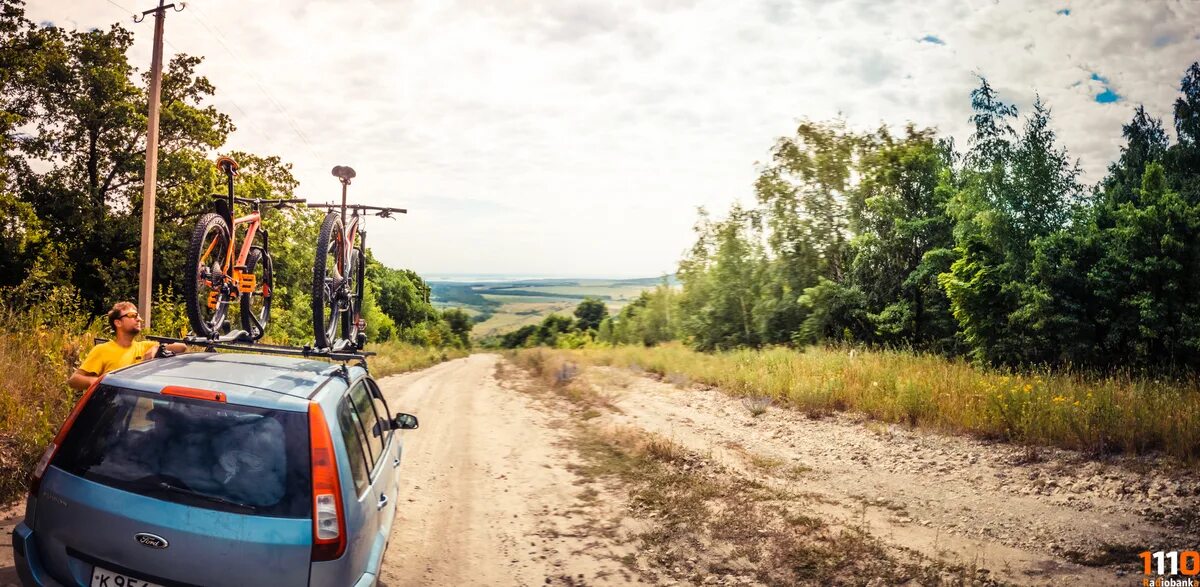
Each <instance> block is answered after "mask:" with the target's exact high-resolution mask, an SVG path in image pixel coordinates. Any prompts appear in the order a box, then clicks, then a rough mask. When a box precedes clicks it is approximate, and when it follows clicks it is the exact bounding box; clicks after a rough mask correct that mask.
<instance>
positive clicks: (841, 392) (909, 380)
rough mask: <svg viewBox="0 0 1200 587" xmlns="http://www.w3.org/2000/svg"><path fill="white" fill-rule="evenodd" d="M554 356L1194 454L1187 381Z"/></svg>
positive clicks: (843, 359)
mask: <svg viewBox="0 0 1200 587" xmlns="http://www.w3.org/2000/svg"><path fill="white" fill-rule="evenodd" d="M559 352H563V353H570V354H569V355H566V356H569V357H571V359H572V360H577V361H581V362H585V363H591V364H599V365H612V366H617V367H627V368H631V369H634V370H637V371H641V370H645V371H648V372H650V373H653V374H657V375H659V376H666V375H667V374H682V375H683V376H686V377H687V378H688V379H689V380H690V381H693V382H695V383H698V384H704V385H713V386H717V387H720V388H722V389H723V390H724V391H726V392H727V393H730V394H733V395H737V396H743V397H768V398H771V399H772V400H773V401H774V402H775V404H777V405H783V406H790V407H793V408H796V409H799V410H803V411H805V412H807V413H809V414H811V415H814V416H820V415H822V414H824V413H827V412H828V411H831V410H852V411H857V412H861V413H864V414H866V415H868V416H870V417H871V418H874V419H877V420H880V421H884V422H894V423H903V424H906V425H912V426H920V427H925V428H931V429H934V430H940V431H945V432H954V433H970V434H974V435H978V436H981V437H985V438H992V439H1000V440H1010V441H1014V442H1020V443H1025V444H1031V445H1048V446H1057V447H1062V448H1070V449H1078V450H1083V451H1087V452H1091V453H1094V454H1103V453H1115V452H1127V453H1135V454H1140V453H1146V452H1151V451H1162V452H1164V453H1166V454H1168V455H1171V456H1173V457H1176V458H1177V459H1179V460H1180V461H1182V462H1195V461H1196V460H1197V459H1198V458H1200V389H1198V387H1197V385H1196V384H1195V383H1190V384H1188V383H1179V382H1173V381H1167V380H1158V379H1147V378H1138V377H1131V376H1111V377H1090V376H1085V375H1080V374H1064V373H1052V372H1033V373H1008V372H994V371H984V370H980V369H978V368H975V367H973V366H971V365H969V364H967V363H966V362H963V361H959V360H948V359H946V358H943V357H940V356H932V355H919V354H913V353H910V352H901V351H861V350H860V351H856V352H848V351H843V350H837V349H823V348H810V349H807V350H805V351H796V350H791V349H786V348H772V349H765V350H757V351H755V350H741V351H733V352H727V353H716V354H705V353H699V352H695V351H692V350H690V349H687V348H685V347H683V346H682V345H678V344H669V345H662V346H659V347H654V348H644V347H617V348H591V349H584V350H579V351H559Z"/></svg>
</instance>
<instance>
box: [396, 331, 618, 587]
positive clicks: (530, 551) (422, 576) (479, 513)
mask: <svg viewBox="0 0 1200 587" xmlns="http://www.w3.org/2000/svg"><path fill="white" fill-rule="evenodd" d="M497 359H498V357H496V356H495V355H473V356H471V357H468V358H465V359H458V360H455V361H451V362H448V363H443V364H441V365H438V366H436V367H433V368H430V369H427V370H424V371H420V372H418V373H411V374H407V375H403V376H396V377H389V378H387V379H384V380H383V381H381V382H380V387H381V388H382V389H383V391H384V393H385V395H386V397H387V398H388V404H389V406H391V408H392V409H393V410H397V411H405V412H410V413H413V414H416V415H418V417H419V418H420V419H421V428H420V429H418V430H415V431H412V432H408V433H405V439H404V455H403V458H402V464H401V471H402V473H401V475H402V480H401V483H400V496H401V497H400V502H399V503H400V505H401V507H400V508H399V510H398V512H399V513H398V514H397V519H396V521H395V526H394V529H393V532H392V537H391V546H390V547H389V548H388V552H387V555H386V557H385V559H384V564H383V570H382V573H381V577H380V578H381V582H382V583H383V584H385V585H387V586H389V587H396V586H401V585H545V584H557V585H564V584H566V585H575V584H597V583H618V584H622V583H628V582H631V581H635V580H636V579H634V578H633V576H632V575H630V573H629V571H628V570H626V569H625V567H624V566H623V565H622V564H620V563H619V562H618V559H619V558H620V557H622V556H624V555H626V554H628V550H627V549H628V548H630V547H620V546H617V545H616V544H615V543H611V542H608V541H605V540H603V539H600V538H597V537H593V536H591V532H589V527H590V526H591V522H590V520H591V519H592V518H594V513H590V512H588V511H585V510H586V509H587V507H588V506H586V505H585V504H582V503H581V502H580V499H579V495H580V494H581V492H583V491H586V490H588V489H589V488H588V487H585V486H584V485H582V484H581V483H580V480H579V479H578V478H577V477H576V475H575V474H574V473H572V472H571V471H570V470H569V466H570V465H571V464H572V463H574V462H576V457H575V455H573V454H572V453H571V452H570V450H569V449H568V448H566V446H567V445H568V444H569V443H567V442H565V441H566V438H567V436H566V435H567V433H566V432H564V430H563V429H562V426H561V422H560V416H558V415H555V414H554V413H552V412H550V411H549V410H548V408H547V406H546V405H544V404H540V403H538V402H536V401H535V400H533V399H531V398H529V397H528V396H526V395H523V394H521V393H517V392H514V391H512V390H509V389H504V388H502V387H501V386H500V385H499V383H498V382H497V381H496V379H495V378H494V377H493V373H494V371H495V367H496V361H497ZM592 491H595V489H592Z"/></svg>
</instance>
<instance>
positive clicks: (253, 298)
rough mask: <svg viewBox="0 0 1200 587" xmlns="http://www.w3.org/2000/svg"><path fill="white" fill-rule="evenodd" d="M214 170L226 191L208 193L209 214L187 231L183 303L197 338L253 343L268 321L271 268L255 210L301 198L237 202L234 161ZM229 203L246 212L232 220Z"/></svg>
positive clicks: (266, 241) (223, 161)
mask: <svg viewBox="0 0 1200 587" xmlns="http://www.w3.org/2000/svg"><path fill="white" fill-rule="evenodd" d="M217 167H218V168H219V169H220V170H221V172H222V173H223V174H224V175H225V186H226V193H225V194H213V195H212V197H213V198H214V201H213V210H214V211H213V212H208V213H206V214H204V215H202V216H201V217H200V219H199V220H198V221H197V222H196V228H195V229H193V230H192V240H191V243H190V244H189V246H188V256H187V263H186V265H185V267H186V269H185V271H186V272H187V274H186V275H185V276H184V280H183V295H184V302H185V304H184V305H185V306H186V308H187V315H188V321H189V322H191V326H192V331H193V332H194V333H195V334H196V335H197V336H200V337H203V338H208V339H210V340H216V339H221V340H226V339H228V340H240V341H250V342H253V341H256V340H258V339H260V338H262V336H263V334H265V333H266V331H267V324H268V322H270V319H271V295H272V291H271V286H272V283H273V268H272V262H271V247H270V239H269V238H268V235H267V229H266V227H264V226H263V224H262V212H261V210H262V209H263V208H264V207H268V208H275V209H283V208H288V207H291V206H292V205H295V204H302V203H304V200H303V199H300V198H294V199H286V200H277V199H263V198H253V199H250V198H239V197H237V196H235V195H234V191H233V178H234V177H236V176H237V175H238V164H237V162H236V161H234V160H233V159H231V158H229V157H220V158H218V159H217ZM235 204H242V205H249V206H250V213H249V214H247V215H245V216H239V217H236V218H235V217H234V216H233V210H234V205H235ZM242 226H244V227H245V230H244V232H242V233H241V234H242V238H241V246H240V247H238V240H237V236H238V228H239V227H242ZM235 251H236V252H237V256H236V257H235V256H234V253H235ZM235 303H236V304H238V306H239V308H238V309H239V310H240V314H241V326H242V330H241V331H231V330H230V327H229V320H228V314H229V307H230V306H231V305H232V304H235Z"/></svg>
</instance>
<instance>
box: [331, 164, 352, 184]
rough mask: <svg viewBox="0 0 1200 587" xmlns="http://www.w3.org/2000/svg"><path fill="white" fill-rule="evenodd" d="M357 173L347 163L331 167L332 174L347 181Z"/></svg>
mask: <svg viewBox="0 0 1200 587" xmlns="http://www.w3.org/2000/svg"><path fill="white" fill-rule="evenodd" d="M357 175H358V174H356V173H354V168H353V167H350V166H349V165H338V166H336V167H334V168H333V176H334V177H336V178H338V179H340V180H342V181H349V180H351V179H354V178H355V177H356V176H357Z"/></svg>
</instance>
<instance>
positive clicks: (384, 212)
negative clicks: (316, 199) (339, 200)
mask: <svg viewBox="0 0 1200 587" xmlns="http://www.w3.org/2000/svg"><path fill="white" fill-rule="evenodd" d="M308 207H309V208H329V209H331V210H332V209H341V207H342V205H341V204H309V205H308ZM346 208H347V209H350V210H363V211H370V210H374V211H375V212H376V215H378V216H383V217H384V218H386V217H388V216H390V215H392V214H408V209H406V208H387V207H382V206H366V205H363V204H346Z"/></svg>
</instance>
